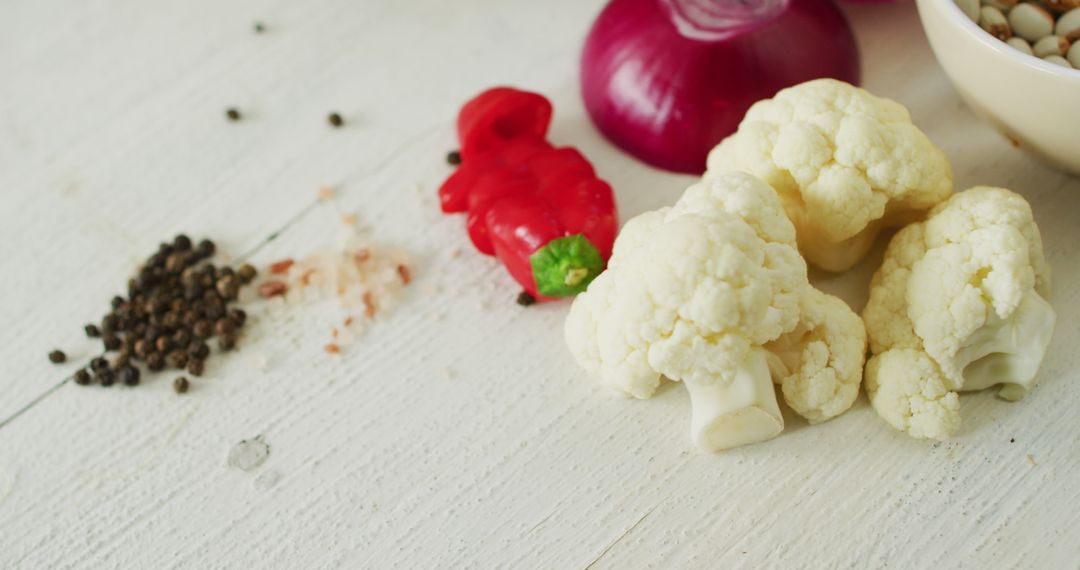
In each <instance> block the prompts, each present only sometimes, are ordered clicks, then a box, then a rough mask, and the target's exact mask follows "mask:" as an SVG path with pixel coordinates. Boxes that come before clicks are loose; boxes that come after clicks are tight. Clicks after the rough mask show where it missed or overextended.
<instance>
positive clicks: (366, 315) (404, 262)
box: [259, 224, 412, 354]
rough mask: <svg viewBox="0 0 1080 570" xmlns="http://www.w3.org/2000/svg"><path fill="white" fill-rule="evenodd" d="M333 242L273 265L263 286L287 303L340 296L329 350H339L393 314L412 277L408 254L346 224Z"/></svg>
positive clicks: (266, 293) (265, 294) (266, 292)
mask: <svg viewBox="0 0 1080 570" xmlns="http://www.w3.org/2000/svg"><path fill="white" fill-rule="evenodd" d="M347 225H348V226H349V227H348V232H347V233H343V234H342V235H341V236H340V237H339V239H338V243H337V244H336V245H335V246H334V247H327V248H323V249H320V250H318V251H315V252H314V253H312V254H310V255H308V256H307V257H304V258H303V259H300V260H293V259H291V258H290V259H283V260H281V261H278V262H275V263H272V264H270V267H269V268H268V271H267V272H266V273H268V274H269V275H268V278H267V279H266V280H265V281H263V282H262V283H261V284H260V286H259V293H260V295H262V296H263V297H279V298H282V299H283V300H284V303H285V304H287V305H294V306H295V305H299V304H301V303H307V302H312V301H318V300H320V299H327V298H330V299H336V300H337V301H338V302H339V303H340V307H341V309H342V310H343V311H342V312H343V314H342V315H341V320H340V322H339V324H337V325H335V326H333V327H332V329H331V331H330V342H329V343H327V344H326V346H325V347H324V349H325V350H326V352H329V353H332V354H333V353H338V352H340V351H341V349H342V347H344V346H347V345H349V344H350V343H352V342H353V341H354V340H355V339H356V337H357V336H359V335H360V334H361V333H362V332H363V331H364V329H365V328H366V327H367V325H368V323H370V322H371V321H372V320H374V319H375V318H376V317H377V316H379V315H383V314H386V313H388V312H389V311H390V310H391V309H393V308H394V307H395V306H396V305H397V303H398V301H399V300H400V298H401V295H402V293H403V291H404V288H405V286H406V285H408V284H409V283H410V282H412V269H411V266H410V262H409V258H408V256H407V255H405V254H404V253H403V252H402V251H400V250H398V249H396V248H392V247H386V246H380V245H378V244H375V243H372V242H371V241H369V240H368V239H366V238H365V237H363V236H361V235H359V234H358V233H357V232H356V230H355V229H354V228H353V227H352V226H351V224H347Z"/></svg>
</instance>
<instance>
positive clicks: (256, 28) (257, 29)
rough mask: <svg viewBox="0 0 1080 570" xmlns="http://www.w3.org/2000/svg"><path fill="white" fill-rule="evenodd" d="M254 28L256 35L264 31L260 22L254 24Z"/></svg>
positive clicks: (264, 28)
mask: <svg viewBox="0 0 1080 570" xmlns="http://www.w3.org/2000/svg"><path fill="white" fill-rule="evenodd" d="M254 28H255V33H256V34H261V33H263V32H265V31H266V26H264V25H263V23H262V22H255V26H254Z"/></svg>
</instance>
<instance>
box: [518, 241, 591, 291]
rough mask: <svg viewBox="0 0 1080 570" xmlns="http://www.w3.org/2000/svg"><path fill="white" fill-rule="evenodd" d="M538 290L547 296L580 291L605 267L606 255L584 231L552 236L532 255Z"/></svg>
mask: <svg viewBox="0 0 1080 570" xmlns="http://www.w3.org/2000/svg"><path fill="white" fill-rule="evenodd" d="M529 263H530V265H532V270H533V278H534V279H535V280H536V291H537V292H538V293H540V294H541V295H543V296H545V297H569V296H572V295H577V294H578V293H581V292H582V291H584V290H585V289H586V287H588V286H589V283H591V282H592V280H593V279H595V278H596V276H597V275H599V274H600V272H601V271H603V270H604V259H603V257H601V256H600V252H599V251H598V250H597V249H596V246H594V245H593V244H592V242H590V241H589V239H588V238H586V237H585V236H584V235H582V234H577V235H572V236H566V237H562V238H558V239H553V240H551V241H550V242H548V243H547V245H545V246H544V247H542V248H540V249H538V250H536V252H534V253H533V254H532V255H531V256H530V257H529Z"/></svg>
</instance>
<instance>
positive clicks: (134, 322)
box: [49, 234, 256, 393]
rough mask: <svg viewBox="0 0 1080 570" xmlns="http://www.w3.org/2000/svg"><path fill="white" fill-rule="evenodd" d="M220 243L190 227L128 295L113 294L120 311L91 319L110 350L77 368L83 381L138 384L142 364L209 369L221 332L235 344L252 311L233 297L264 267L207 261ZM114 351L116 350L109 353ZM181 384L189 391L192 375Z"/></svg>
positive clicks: (92, 333)
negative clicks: (194, 234) (190, 233)
mask: <svg viewBox="0 0 1080 570" xmlns="http://www.w3.org/2000/svg"><path fill="white" fill-rule="evenodd" d="M214 250H215V246H214V242H212V241H210V240H202V241H200V242H199V243H198V244H197V245H195V244H193V243H192V242H191V239H190V238H188V237H187V236H185V235H182V234H181V235H178V236H176V238H175V239H174V240H173V241H172V243H162V244H161V246H160V247H159V248H158V251H157V253H155V254H153V255H151V256H150V257H149V258H148V259H147V260H146V262H145V263H144V264H143V266H142V267H141V268H140V269H139V272H138V274H137V275H136V276H135V277H133V278H132V279H131V280H130V281H128V291H127V297H122V296H119V295H118V296H116V297H113V299H112V310H111V311H110V312H109V313H108V314H106V315H105V316H104V317H103V318H102V319H101V323H100V324H94V323H91V324H88V325H86V336H88V337H91V338H100V339H101V342H102V344H103V345H104V347H105V355H103V356H99V357H97V358H94V359H93V360H91V361H90V365H89V370H88V369H87V368H82V369H79V370H78V371H77V372H75V375H74V380H75V382H76V383H77V384H81V385H88V384H100V385H102V386H111V385H113V384H114V383H116V382H122V383H124V384H126V385H128V386H135V385H138V384H139V377H140V371H139V366H138V364H140V363H141V364H144V365H145V366H146V368H147V369H148V370H150V371H151V372H158V371H160V370H164V369H165V368H166V367H169V368H174V369H177V370H181V371H183V370H186V371H187V372H188V373H189V374H191V375H193V376H201V375H202V373H203V367H204V362H205V360H206V358H207V357H208V356H210V346H209V344H207V343H208V341H210V340H211V339H212V338H214V337H216V338H217V345H218V348H219V349H220V350H223V351H227V350H232V349H233V348H235V347H236V340H237V336H238V335H239V333H240V329H241V328H242V327H243V326H244V322H245V320H246V319H247V315H246V314H245V313H244V311H242V310H240V309H236V308H232V309H230V308H229V304H230V303H232V302H233V301H236V299H237V297H238V295H239V293H240V288H241V287H242V286H244V285H247V284H249V283H251V281H252V280H253V279H254V278H255V274H256V271H255V268H254V267H252V266H251V265H248V264H244V265H241V266H240V267H239V268H238V269H236V270H235V271H234V270H233V268H231V267H228V266H220V267H219V266H216V265H214V264H213V263H210V262H208V261H206V260H207V259H208V258H209V257H211V256H212V255H213V254H214ZM109 353H115V355H112V356H111V357H108V358H107V356H108V355H109ZM49 360H51V361H52V362H63V361H64V360H65V357H64V354H63V353H62V352H60V351H58V350H57V351H53V352H52V353H50V354H49ZM173 387H174V388H175V389H176V391H177V392H180V393H182V392H185V391H186V390H187V387H188V381H187V379H186V378H184V377H183V376H181V377H179V378H177V379H176V380H175V382H174V383H173Z"/></svg>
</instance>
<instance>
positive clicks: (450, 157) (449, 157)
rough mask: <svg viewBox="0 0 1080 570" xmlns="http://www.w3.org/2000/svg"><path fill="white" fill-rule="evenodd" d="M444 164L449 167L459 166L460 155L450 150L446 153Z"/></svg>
mask: <svg viewBox="0 0 1080 570" xmlns="http://www.w3.org/2000/svg"><path fill="white" fill-rule="evenodd" d="M446 162H447V164H449V165H450V166H457V165H459V164H461V153H460V152H458V151H456V150H452V151H450V152H448V153H446Z"/></svg>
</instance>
